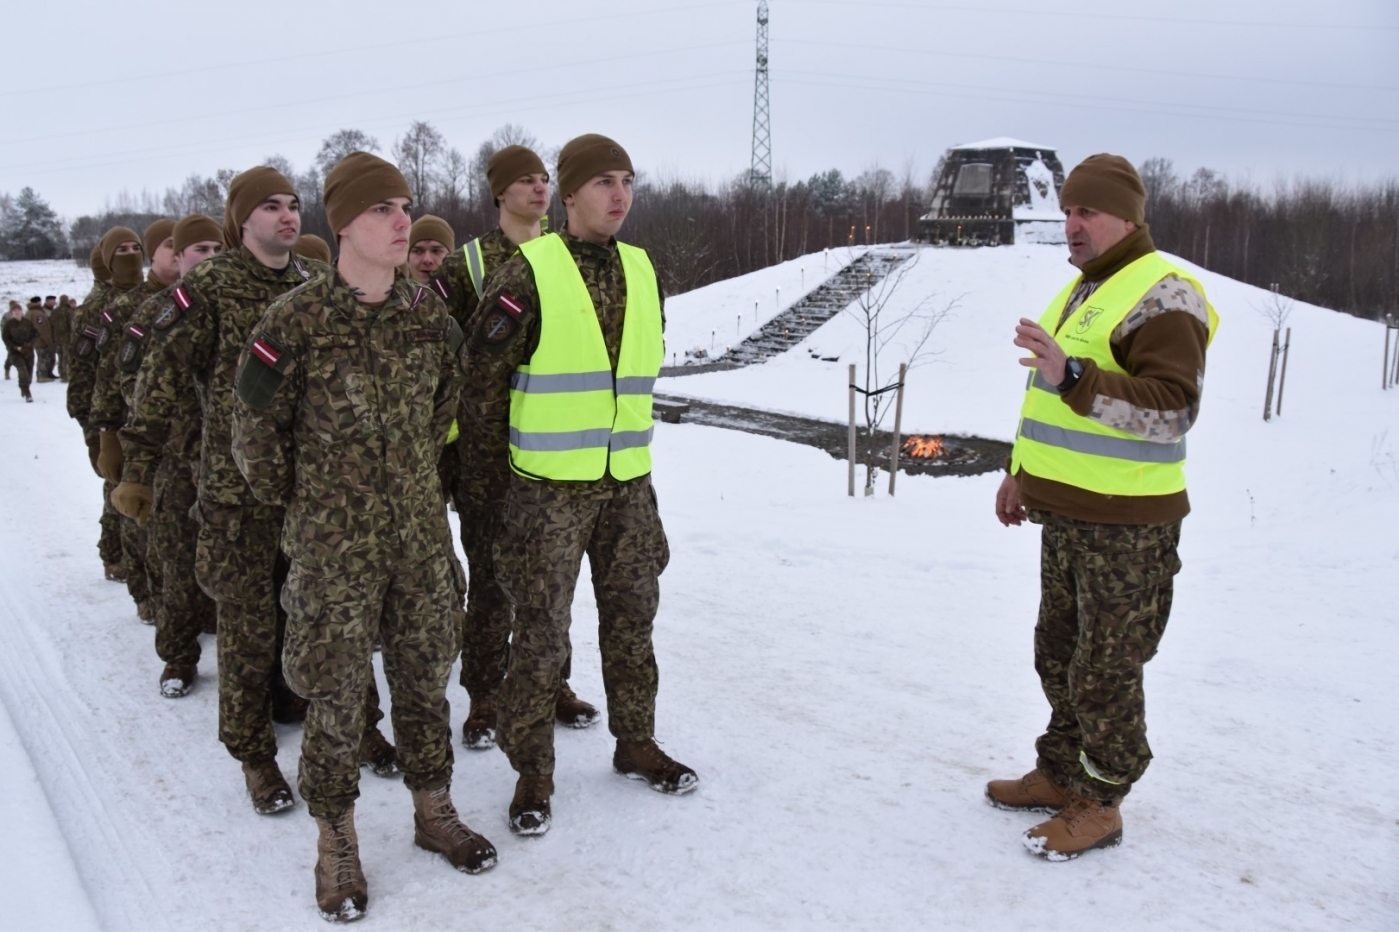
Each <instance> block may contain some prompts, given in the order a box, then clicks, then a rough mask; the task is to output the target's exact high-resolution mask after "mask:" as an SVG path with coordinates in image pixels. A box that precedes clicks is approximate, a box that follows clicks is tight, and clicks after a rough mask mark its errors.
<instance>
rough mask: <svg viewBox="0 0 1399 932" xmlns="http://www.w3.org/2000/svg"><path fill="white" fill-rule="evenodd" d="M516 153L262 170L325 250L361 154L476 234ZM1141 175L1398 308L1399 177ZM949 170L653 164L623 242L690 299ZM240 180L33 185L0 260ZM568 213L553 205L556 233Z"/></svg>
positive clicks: (1315, 287) (1186, 210)
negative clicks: (58, 196) (46, 194)
mask: <svg viewBox="0 0 1399 932" xmlns="http://www.w3.org/2000/svg"><path fill="white" fill-rule="evenodd" d="M512 144H520V145H527V146H529V147H530V148H532V149H534V150H535V151H536V152H538V153H539V154H540V156H541V157H542V158H543V159H544V162H545V164H549V165H552V164H553V163H554V161H555V159H556V157H557V154H558V148H557V147H554V146H547V145H541V144H540V142H539V141H538V140H537V139H535V138H534V137H533V136H531V135H530V133H529V132H528V131H526V130H525V129H524V128H522V127H520V126H516V125H513V124H506V125H505V126H502V127H500V128H499V129H497V130H496V131H495V132H494V133H492V134H491V136H490V137H489V138H487V139H485V140H483V141H482V142H481V143H480V144H479V145H478V146H477V147H476V149H475V150H473V151H472V152H471V153H470V155H465V154H463V153H462V152H461V150H459V149H457V148H456V147H454V146H452V145H450V144H449V143H448V141H447V140H446V139H445V138H444V137H443V136H442V134H441V133H440V132H439V131H438V130H437V129H436V128H435V127H433V126H432V124H431V123H428V122H425V121H416V122H414V123H412V124H411V125H410V126H409V128H408V130H407V131H406V132H405V133H404V134H403V135H402V136H399V137H397V138H395V139H394V140H392V142H391V143H390V144H389V146H388V148H387V150H385V149H384V148H383V147H382V146H381V144H380V141H379V140H378V139H376V138H374V137H372V136H370V135H368V134H367V133H364V132H363V131H360V130H357V129H344V130H340V131H338V132H336V133H334V134H332V135H331V136H329V137H327V138H326V139H325V140H323V141H322V144H321V147H320V149H319V151H318V152H317V154H316V156H315V158H314V160H313V161H312V164H310V165H309V166H306V167H305V168H304V169H301V170H298V169H297V168H296V166H294V165H292V164H291V162H290V161H289V160H288V159H286V158H285V157H284V156H281V155H273V156H270V157H269V158H267V159H266V160H265V162H264V163H265V164H269V165H272V166H274V167H276V168H277V169H279V170H280V171H281V172H282V173H283V174H285V175H286V176H287V177H288V178H290V179H291V180H292V182H293V184H294V185H295V186H296V188H297V190H298V192H299V193H300V196H301V202H302V213H303V219H302V229H303V232H306V233H315V234H317V235H319V236H321V237H323V238H325V239H326V240H327V241H331V240H333V237H332V235H331V232H330V228H329V224H328V223H327V221H326V217H325V208H324V205H323V204H322V203H321V199H320V198H321V185H322V181H323V180H324V178H325V173H326V172H327V171H328V170H329V169H330V168H331V167H332V166H333V165H334V164H335V163H336V162H338V161H339V160H340V159H341V158H342V157H344V155H346V154H347V153H349V152H352V151H354V150H356V149H362V150H365V151H369V152H377V153H380V154H381V155H383V156H384V157H385V158H388V159H389V160H391V161H393V162H394V163H395V164H397V165H398V166H399V168H400V170H402V172H403V174H404V176H405V178H406V179H407V181H408V185H409V188H410V189H411V190H412V192H413V199H414V202H415V204H416V207H415V214H416V213H432V214H436V215H437V216H440V217H442V218H443V219H444V220H446V221H447V222H448V223H449V224H451V226H452V228H453V229H455V230H456V231H457V232H458V234H459V235H461V236H468V235H476V234H478V233H483V232H485V231H487V230H489V229H491V228H493V227H494V226H495V223H496V214H495V207H494V204H493V202H492V198H491V193H490V190H489V189H488V187H487V186H486V180H485V175H486V171H485V169H486V163H487V161H488V160H489V159H490V157H491V155H493V154H494V153H495V152H496V151H498V150H499V149H501V148H503V147H505V146H507V145H512ZM1140 170H1141V174H1142V180H1143V181H1144V182H1145V184H1146V187H1147V219H1148V221H1149V222H1150V224H1151V229H1152V236H1153V238H1154V239H1155V241H1156V243H1157V245H1158V246H1159V247H1160V248H1162V249H1164V250H1166V251H1168V252H1171V253H1175V254H1176V255H1179V256H1182V257H1183V258H1185V259H1187V260H1189V261H1191V262H1194V263H1196V264H1198V265H1201V266H1203V267H1204V268H1207V269H1209V270H1211V271H1214V272H1219V273H1221V274H1224V275H1227V276H1229V277H1231V278H1235V279H1238V280H1240V281H1244V282H1248V283H1249V284H1253V285H1258V286H1260V287H1263V288H1270V287H1271V286H1272V285H1274V284H1276V285H1277V286H1278V288H1279V290H1280V291H1282V292H1283V293H1284V294H1286V295H1289V296H1291V297H1293V298H1296V299H1299V300H1302V301H1307V302H1310V303H1314V304H1319V305H1322V306H1326V307H1333V308H1337V309H1340V310H1345V311H1348V312H1350V313H1352V314H1356V315H1358V316H1363V317H1371V318H1373V317H1377V316H1379V315H1381V314H1383V313H1392V312H1394V311H1395V310H1399V180H1393V179H1392V180H1387V181H1381V182H1375V183H1364V184H1352V185H1345V184H1341V183H1339V182H1334V181H1327V180H1315V179H1312V180H1307V179H1301V180H1295V181H1290V182H1279V183H1278V184H1276V185H1274V186H1273V187H1272V188H1270V189H1267V190H1264V189H1261V188H1259V187H1257V186H1256V185H1253V184H1251V183H1231V182H1230V181H1228V180H1227V179H1225V178H1224V177H1223V176H1221V175H1219V174H1218V173H1216V172H1214V171H1212V170H1210V169H1207V168H1201V169H1199V170H1197V171H1196V172H1195V173H1194V174H1193V175H1191V176H1190V177H1188V178H1181V177H1180V176H1178V175H1177V173H1176V171H1175V168H1174V166H1173V165H1172V163H1171V162H1170V160H1168V159H1161V158H1153V159H1147V160H1146V161H1145V162H1143V163H1142V165H1141V167H1140ZM937 172H938V169H937V168H935V169H934V171H933V174H932V177H928V178H922V177H918V176H916V175H915V172H914V169H913V166H912V164H911V163H910V164H907V165H905V167H904V169H903V171H902V172H901V173H900V174H897V175H896V174H895V173H894V172H892V171H890V170H889V169H888V168H884V167H880V166H878V165H876V166H873V167H870V168H868V169H866V170H865V171H863V172H861V173H860V174H858V175H856V176H854V177H846V176H845V175H843V174H842V173H841V172H840V171H839V170H836V169H831V170H829V171H826V172H818V173H817V174H814V175H812V176H811V177H810V178H807V179H804V180H798V181H790V180H788V179H785V178H781V177H779V178H777V179H775V180H774V182H773V184H772V185H771V186H770V187H754V186H753V185H751V184H750V183H749V180H748V176H747V173H746V172H744V173H742V174H739V175H736V176H733V177H731V178H728V179H723V180H720V181H719V182H717V183H713V182H708V181H703V180H698V179H693V178H681V177H665V176H663V175H655V174H652V173H649V172H646V171H645V170H644V169H643V170H642V171H641V173H640V174H639V176H638V178H637V182H636V199H635V203H634V206H633V208H632V213H631V216H630V217H629V218H628V220H627V229H626V236H627V239H628V240H629V241H631V242H634V243H636V244H637V245H639V246H642V247H644V248H646V249H648V250H649V251H650V252H651V253H652V255H653V256H654V257H655V259H656V265H657V268H658V270H659V271H660V272H661V274H662V277H663V278H664V280H665V286H666V290H667V292H668V293H669V294H680V293H683V292H685V291H689V290H691V289H693V288H697V287H699V286H701V285H706V284H709V283H711V282H715V281H720V280H723V279H726V278H732V277H734V276H736V275H742V274H745V273H747V272H751V271H755V270H757V269H761V268H765V267H767V266H769V265H772V264H774V263H777V262H781V261H784V260H787V259H793V258H796V257H797V256H801V255H806V254H808V253H812V252H819V251H821V250H823V249H828V248H836V247H841V246H849V245H860V244H865V243H879V242H896V241H901V240H916V239H918V238H919V237H920V229H919V217H920V215H922V214H923V213H924V212H925V211H926V210H927V205H928V203H929V199H930V197H931V192H932V188H933V184H934V182H935V181H936V175H937ZM236 173H237V172H236V171H235V170H234V169H221V170H219V171H217V172H215V173H214V175H213V176H210V177H204V176H201V175H197V174H195V175H190V176H189V177H188V178H186V179H185V181H184V183H183V184H181V185H180V186H179V187H171V188H167V189H166V190H165V192H164V193H163V194H159V195H157V194H154V193H152V192H149V191H144V192H142V193H141V194H140V195H136V196H133V195H131V194H129V193H123V194H121V195H119V196H118V197H117V198H116V199H115V201H114V202H110V203H109V204H107V205H106V207H105V208H104V209H103V210H102V211H100V212H96V213H93V214H90V215H84V216H81V217H79V218H78V219H77V220H76V221H74V222H73V223H72V224H71V225H70V226H69V227H68V229H67V230H64V229H63V227H62V224H61V223H60V222H59V220H58V218H57V217H56V216H55V215H54V213H53V211H52V210H51V209H49V207H48V205H47V204H46V203H45V202H44V201H43V199H42V198H41V197H39V196H38V195H37V194H36V193H35V192H34V191H33V190H32V189H30V188H25V189H24V190H23V191H21V192H20V194H19V196H18V197H11V196H9V195H4V194H0V258H8V259H34V258H51V257H55V256H58V255H66V254H71V255H72V256H73V258H74V259H75V260H77V261H79V262H82V263H85V262H86V261H87V257H88V254H89V252H91V250H92V247H93V246H94V245H95V244H96V243H97V240H98V239H99V238H100V237H101V235H102V233H103V232H104V231H106V230H107V229H109V228H110V227H112V226H115V225H118V224H124V225H126V226H130V227H133V228H135V229H138V230H139V229H143V228H144V227H145V226H146V224H148V223H150V222H151V221H152V220H154V219H155V218H157V217H161V216H169V217H180V216H184V215H185V214H189V213H193V212H196V211H198V212H201V213H206V214H208V215H210V216H212V217H214V218H216V219H217V218H221V217H222V214H223V205H224V201H225V199H226V197H227V193H228V185H229V182H230V181H232V179H233V177H234V175H235V174H236ZM563 216H564V214H563V208H562V205H561V204H560V203H559V201H558V199H557V198H555V201H554V204H553V207H552V209H551V211H550V216H549V220H550V224H551V227H552V228H555V229H556V228H557V227H558V226H559V225H560V224H561V223H562V221H563Z"/></svg>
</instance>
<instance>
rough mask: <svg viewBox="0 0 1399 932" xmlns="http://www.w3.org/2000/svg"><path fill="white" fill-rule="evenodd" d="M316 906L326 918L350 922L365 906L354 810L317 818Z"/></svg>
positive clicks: (366, 894) (366, 896) (366, 893)
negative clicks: (318, 830)
mask: <svg viewBox="0 0 1399 932" xmlns="http://www.w3.org/2000/svg"><path fill="white" fill-rule="evenodd" d="M316 827H317V828H318V829H320V832H321V837H320V840H319V841H318V842H317V843H316V908H317V909H318V910H320V913H321V918H322V919H324V920H325V921H326V922H354V921H355V920H356V919H363V918H364V915H365V913H366V912H367V911H368V909H369V883H368V882H367V881H366V880H365V879H364V870H363V869H362V868H361V867H360V864H359V836H357V835H356V834H355V810H354V807H353V806H352V807H350V808H349V809H348V810H346V811H345V812H344V813H342V814H340V815H338V816H334V817H332V818H329V819H317V820H316Z"/></svg>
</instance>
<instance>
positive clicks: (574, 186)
mask: <svg viewBox="0 0 1399 932" xmlns="http://www.w3.org/2000/svg"><path fill="white" fill-rule="evenodd" d="M610 171H628V172H632V173H633V174H635V172H634V171H632V167H631V157H630V156H628V155H627V150H626V149H623V148H622V147H621V146H619V145H617V143H615V142H614V141H612V140H611V139H608V138H607V137H606V136H599V135H598V134H597V133H588V134H587V135H586V136H578V137H577V138H575V139H570V140H569V141H568V142H566V143H565V144H564V147H563V149H562V150H560V152H559V197H564V196H566V195H569V194H572V193H573V192H574V191H577V190H578V189H579V188H581V187H583V182H585V181H587V180H588V179H589V178H591V177H593V176H594V175H600V174H602V173H603V172H610ZM512 180H513V179H512Z"/></svg>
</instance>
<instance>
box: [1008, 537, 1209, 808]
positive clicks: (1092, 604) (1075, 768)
mask: <svg viewBox="0 0 1399 932" xmlns="http://www.w3.org/2000/svg"><path fill="white" fill-rule="evenodd" d="M1030 520H1031V521H1034V522H1035V523H1037V524H1041V525H1042V526H1043V530H1042V532H1041V543H1040V612H1039V620H1038V622H1037V623H1036V625H1035V669H1036V671H1037V672H1038V673H1039V676H1040V684H1041V686H1042V687H1043V689H1044V694H1045V697H1046V698H1047V699H1048V700H1049V705H1050V710H1051V712H1050V718H1049V726H1048V728H1047V729H1046V731H1045V733H1044V734H1043V735H1041V736H1040V738H1039V739H1038V740H1037V741H1036V742H1035V747H1036V750H1037V751H1038V752H1039V760H1038V762H1037V766H1038V767H1039V768H1040V769H1041V770H1043V771H1044V772H1045V773H1047V774H1049V775H1050V777H1052V778H1053V779H1054V781H1055V782H1057V783H1059V784H1060V785H1061V786H1066V787H1068V788H1069V789H1071V790H1073V791H1074V792H1075V793H1078V794H1079V795H1081V796H1084V797H1086V798H1088V799H1100V800H1113V799H1121V798H1122V797H1123V796H1126V795H1127V793H1128V792H1130V790H1131V788H1132V784H1133V783H1135V782H1136V781H1137V780H1139V779H1140V778H1141V776H1142V774H1143V773H1145V772H1146V768H1147V765H1148V764H1149V763H1150V762H1151V747H1150V746H1149V745H1148V744H1147V740H1146V696H1145V694H1144V692H1143V689H1142V667H1143V665H1145V664H1146V662H1147V661H1149V660H1151V658H1152V657H1154V656H1156V650H1157V646H1158V645H1159V644H1160V642H1161V635H1162V634H1163V633H1164V632H1165V630H1166V622H1167V620H1168V619H1169V618H1170V614H1171V598H1172V592H1173V581H1174V577H1175V575H1176V573H1178V572H1180V557H1179V556H1178V555H1177V553H1176V547H1177V545H1178V544H1179V543H1180V526H1181V522H1180V521H1172V522H1169V523H1167V524H1157V525H1131V524H1094V523H1090V522H1086V521H1077V520H1075V519H1072V518H1066V517H1064V516H1062V515H1058V514H1055V513H1053V512H1045V511H1037V510H1032V511H1031V512H1030Z"/></svg>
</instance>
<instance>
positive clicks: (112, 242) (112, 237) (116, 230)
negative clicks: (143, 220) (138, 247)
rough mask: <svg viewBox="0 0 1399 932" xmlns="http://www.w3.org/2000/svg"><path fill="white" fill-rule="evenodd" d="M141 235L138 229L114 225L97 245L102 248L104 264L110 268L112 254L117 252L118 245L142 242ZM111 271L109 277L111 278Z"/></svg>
mask: <svg viewBox="0 0 1399 932" xmlns="http://www.w3.org/2000/svg"><path fill="white" fill-rule="evenodd" d="M140 242H141V237H139V236H137V235H136V231H135V230H133V229H131V228H130V227H112V228H111V229H110V230H108V231H107V232H106V233H103V234H102V241H101V242H100V243H98V244H97V247H98V248H99V249H101V250H102V264H103V265H104V266H106V267H107V268H108V269H111V267H112V256H115V255H116V254H117V247H118V246H120V245H121V244H122V243H138V244H139V243H140ZM111 275H112V273H111V272H110V271H109V272H108V273H107V277H108V278H111Z"/></svg>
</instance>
